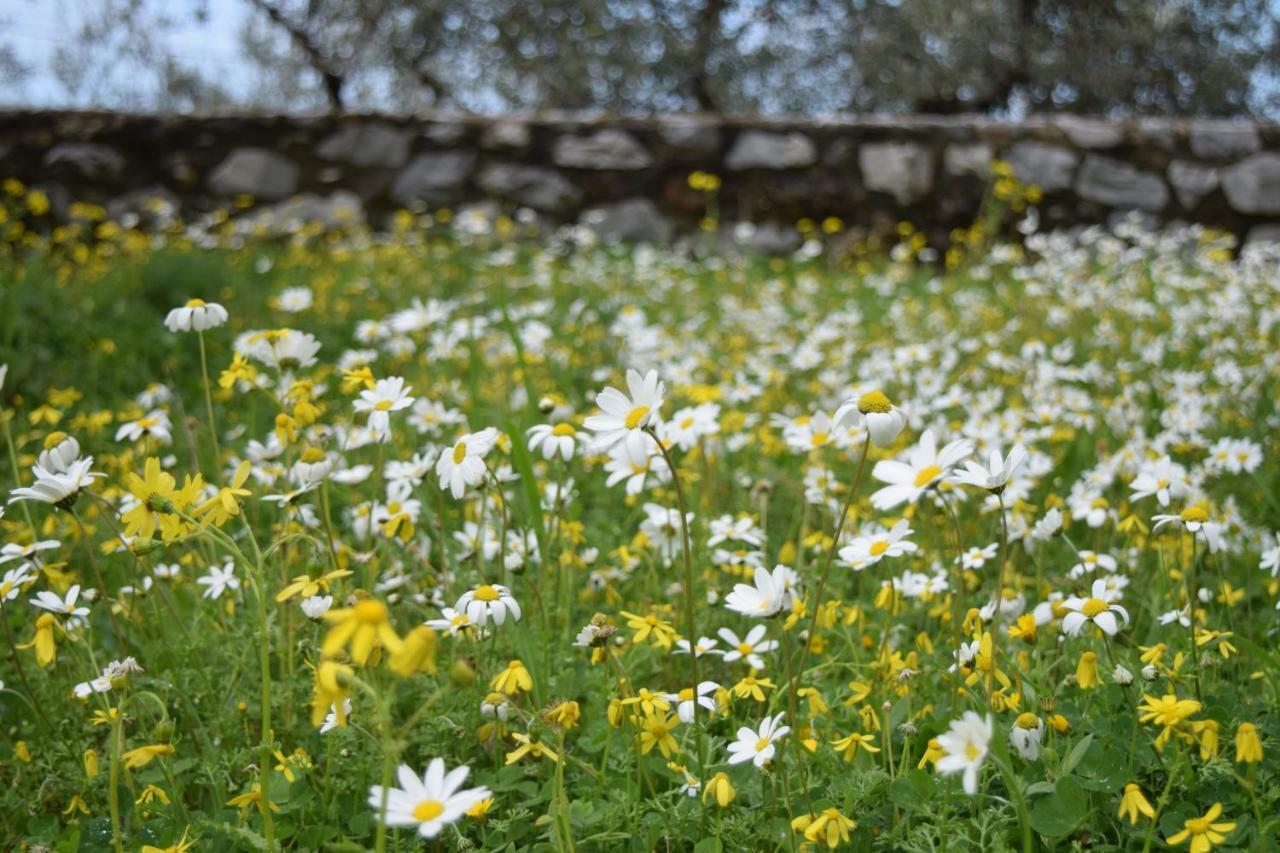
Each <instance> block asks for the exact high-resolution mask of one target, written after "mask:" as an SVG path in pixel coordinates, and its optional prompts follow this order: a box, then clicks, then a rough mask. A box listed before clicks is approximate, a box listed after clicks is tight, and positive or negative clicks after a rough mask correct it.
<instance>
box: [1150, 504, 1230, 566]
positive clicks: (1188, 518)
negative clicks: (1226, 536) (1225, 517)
mask: <svg viewBox="0 0 1280 853" xmlns="http://www.w3.org/2000/svg"><path fill="white" fill-rule="evenodd" d="M1151 520H1152V521H1153V522H1155V523H1154V524H1152V525H1151V530H1152V532H1155V531H1157V530H1159V529H1160V528H1162V527H1164V526H1166V525H1169V524H1174V525H1179V526H1181V527H1184V528H1186V530H1187V532H1188V533H1191V534H1195V535H1198V536H1199V537H1200V538H1202V539H1204V541H1205V542H1206V543H1208V545H1209V550H1210V551H1211V552H1213V553H1215V554H1216V553H1217V552H1218V551H1221V550H1222V546H1223V544H1224V543H1223V536H1222V532H1223V525H1222V524H1221V523H1220V522H1217V521H1210V520H1209V512H1208V510H1206V509H1205V508H1204V507H1203V506H1201V505H1199V504H1197V505H1195V506H1189V507H1187V508H1186V509H1184V510H1182V512H1180V513H1178V514H1177V515H1171V514H1167V513H1161V514H1159V515H1153V516H1152V517H1151Z"/></svg>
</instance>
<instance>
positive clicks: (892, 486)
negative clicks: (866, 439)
mask: <svg viewBox="0 0 1280 853" xmlns="http://www.w3.org/2000/svg"><path fill="white" fill-rule="evenodd" d="M972 451H973V442H971V441H969V440H968V439H964V438H962V439H958V440H956V441H953V442H951V443H950V444H947V445H946V446H945V447H943V448H942V450H938V449H937V440H936V439H935V438H934V436H933V430H925V432H924V434H923V435H921V436H920V443H919V444H917V445H916V446H915V447H913V448H911V450H910V451H909V452H908V454H907V461H906V462H900V461H898V460H896V459H882V460H880V461H879V462H877V463H876V467H875V468H873V469H871V476H873V477H875V478H876V479H877V480H879V481H880V482H882V483H888V485H887V486H885V487H884V488H883V489H880V490H879V491H877V492H875V493H874V494H873V495H872V496H871V503H872V504H873V505H874V506H875V507H876V509H881V510H884V509H890V508H892V507H895V506H897V505H898V504H902V503H915V502H916V501H917V500H919V499H920V496H921V495H923V494H924V493H925V492H926V491H928V490H929V489H931V488H933V487H934V486H935V485H937V484H938V483H940V482H942V481H943V480H945V479H947V478H948V477H949V476H950V475H951V472H952V466H954V465H955V464H956V463H957V462H959V461H960V460H961V459H963V458H964V457H966V456H968V455H969V454H970V453H971V452H972Z"/></svg>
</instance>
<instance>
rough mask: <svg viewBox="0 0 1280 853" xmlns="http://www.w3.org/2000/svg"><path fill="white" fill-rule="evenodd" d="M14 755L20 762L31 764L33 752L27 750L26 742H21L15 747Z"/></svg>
mask: <svg viewBox="0 0 1280 853" xmlns="http://www.w3.org/2000/svg"><path fill="white" fill-rule="evenodd" d="M13 754H14V755H16V756H18V760H19V761H21V762H22V763H23V764H30V763H31V750H29V749H27V742H26V741H25V740H20V741H18V742H17V743H15V744H14V745H13Z"/></svg>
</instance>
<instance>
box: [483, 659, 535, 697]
mask: <svg viewBox="0 0 1280 853" xmlns="http://www.w3.org/2000/svg"><path fill="white" fill-rule="evenodd" d="M489 686H490V687H492V688H493V689H494V690H497V691H498V692H500V693H505V694H507V695H508V696H515V695H516V694H518V693H527V692H529V691H530V690H532V689H533V677H532V676H530V675H529V670H527V669H525V665H524V661H519V660H513V661H511V662H510V663H508V664H507V668H506V669H504V670H502V671H500V672H499V673H498V674H497V675H495V676H494V677H493V679H492V680H491V681H490V682H489Z"/></svg>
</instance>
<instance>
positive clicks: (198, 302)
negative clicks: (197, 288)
mask: <svg viewBox="0 0 1280 853" xmlns="http://www.w3.org/2000/svg"><path fill="white" fill-rule="evenodd" d="M205 304H206V303H205V301H204V300H203V299H188V300H187V304H186V307H187V308H203V307H204V306H205Z"/></svg>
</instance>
